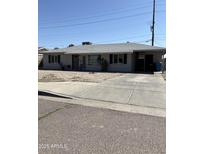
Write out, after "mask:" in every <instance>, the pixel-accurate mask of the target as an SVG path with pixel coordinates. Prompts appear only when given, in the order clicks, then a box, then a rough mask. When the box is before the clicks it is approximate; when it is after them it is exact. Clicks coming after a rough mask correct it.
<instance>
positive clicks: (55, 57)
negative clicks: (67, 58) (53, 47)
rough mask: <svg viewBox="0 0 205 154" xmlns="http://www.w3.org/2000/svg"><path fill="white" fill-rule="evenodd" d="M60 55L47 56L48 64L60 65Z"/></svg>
mask: <svg viewBox="0 0 205 154" xmlns="http://www.w3.org/2000/svg"><path fill="white" fill-rule="evenodd" d="M60 58H61V57H60V55H48V63H57V64H60Z"/></svg>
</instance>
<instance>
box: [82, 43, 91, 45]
mask: <svg viewBox="0 0 205 154" xmlns="http://www.w3.org/2000/svg"><path fill="white" fill-rule="evenodd" d="M82 45H92V42H82Z"/></svg>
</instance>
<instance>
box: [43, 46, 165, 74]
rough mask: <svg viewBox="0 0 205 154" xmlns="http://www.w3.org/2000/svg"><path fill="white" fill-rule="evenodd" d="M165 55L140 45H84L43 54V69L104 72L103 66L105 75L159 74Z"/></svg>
mask: <svg viewBox="0 0 205 154" xmlns="http://www.w3.org/2000/svg"><path fill="white" fill-rule="evenodd" d="M165 52H166V49H165V48H161V47H156V46H149V45H144V44H138V43H116V44H91V43H88V44H87V43H85V42H84V43H83V44H82V45H78V46H71V47H68V48H62V49H56V50H48V51H44V52H43V68H44V69H52V70H53V69H55V70H56V69H59V70H75V71H102V68H103V66H102V65H104V69H103V70H104V71H111V72H153V71H160V65H161V63H162V58H163V55H164V54H165ZM102 61H103V62H102ZM105 65H106V66H105ZM105 67H106V68H105Z"/></svg>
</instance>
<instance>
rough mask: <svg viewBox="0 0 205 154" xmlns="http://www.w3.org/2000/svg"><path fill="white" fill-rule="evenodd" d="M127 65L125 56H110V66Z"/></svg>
mask: <svg viewBox="0 0 205 154" xmlns="http://www.w3.org/2000/svg"><path fill="white" fill-rule="evenodd" d="M113 63H114V64H127V54H114V55H113V54H110V64H113Z"/></svg>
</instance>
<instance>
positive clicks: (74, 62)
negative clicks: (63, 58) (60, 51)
mask: <svg viewBox="0 0 205 154" xmlns="http://www.w3.org/2000/svg"><path fill="white" fill-rule="evenodd" d="M72 70H75V71H77V70H79V56H78V55H72Z"/></svg>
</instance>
